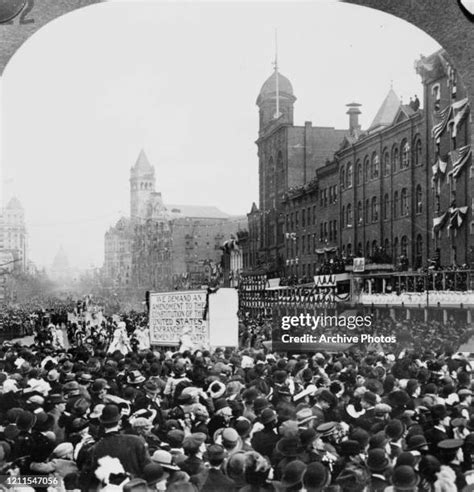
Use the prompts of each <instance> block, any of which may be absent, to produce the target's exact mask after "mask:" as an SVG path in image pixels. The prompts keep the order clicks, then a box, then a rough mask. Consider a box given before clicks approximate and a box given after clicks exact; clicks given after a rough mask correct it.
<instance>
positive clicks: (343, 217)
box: [341, 205, 346, 227]
mask: <svg viewBox="0 0 474 492" xmlns="http://www.w3.org/2000/svg"><path fill="white" fill-rule="evenodd" d="M341 226H342V227H345V226H346V207H345V206H344V205H343V206H342V217H341Z"/></svg>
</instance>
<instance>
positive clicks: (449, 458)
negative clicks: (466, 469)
mask: <svg viewBox="0 0 474 492" xmlns="http://www.w3.org/2000/svg"><path fill="white" fill-rule="evenodd" d="M463 444H464V441H463V440H462V439H444V440H443V441H440V442H438V457H439V458H440V461H441V464H444V465H447V466H449V467H450V468H451V469H452V470H453V471H454V473H455V474H456V487H457V490H462V489H463V488H464V487H465V485H466V478H465V477H464V473H463V471H462V463H463V461H464V456H463V451H462V446H463Z"/></svg>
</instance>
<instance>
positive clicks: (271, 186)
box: [268, 157, 275, 195]
mask: <svg viewBox="0 0 474 492" xmlns="http://www.w3.org/2000/svg"><path fill="white" fill-rule="evenodd" d="M268 191H269V193H270V194H271V195H273V193H275V164H274V162H273V157H270V160H269V161H268Z"/></svg>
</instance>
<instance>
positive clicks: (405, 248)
mask: <svg viewBox="0 0 474 492" xmlns="http://www.w3.org/2000/svg"><path fill="white" fill-rule="evenodd" d="M401 254H402V255H403V256H408V238H407V237H406V236H402V241H401Z"/></svg>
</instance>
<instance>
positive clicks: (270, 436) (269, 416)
mask: <svg viewBox="0 0 474 492" xmlns="http://www.w3.org/2000/svg"><path fill="white" fill-rule="evenodd" d="M260 422H261V423H262V424H263V429H262V430H260V431H258V432H255V434H254V435H253V437H252V441H251V444H252V447H253V449H255V451H257V453H260V454H261V455H262V456H266V457H267V458H269V459H271V458H272V456H273V451H274V449H275V445H276V443H277V442H278V440H279V437H278V434H277V432H276V426H277V414H276V412H275V410H273V409H272V408H265V410H263V412H262V414H261V416H260Z"/></svg>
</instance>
